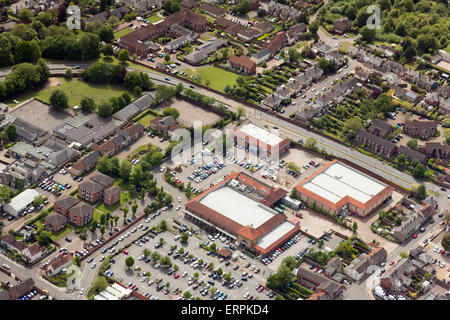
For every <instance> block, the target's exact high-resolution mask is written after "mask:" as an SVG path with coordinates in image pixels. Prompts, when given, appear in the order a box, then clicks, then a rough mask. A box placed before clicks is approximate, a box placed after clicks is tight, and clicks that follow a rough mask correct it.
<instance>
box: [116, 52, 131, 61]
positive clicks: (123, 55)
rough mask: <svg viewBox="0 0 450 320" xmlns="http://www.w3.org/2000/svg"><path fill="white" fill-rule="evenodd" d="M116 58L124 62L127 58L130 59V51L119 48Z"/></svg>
mask: <svg viewBox="0 0 450 320" xmlns="http://www.w3.org/2000/svg"><path fill="white" fill-rule="evenodd" d="M118 58H119V60H120V62H121V63H125V62H126V61H127V60H128V59H130V53H129V52H128V50H126V49H121V50H120V51H119V54H118Z"/></svg>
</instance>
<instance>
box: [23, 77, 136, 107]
mask: <svg viewBox="0 0 450 320" xmlns="http://www.w3.org/2000/svg"><path fill="white" fill-rule="evenodd" d="M59 81H60V82H61V85H60V86H58V87H50V88H46V89H43V90H40V91H37V92H35V94H34V95H35V96H36V97H40V98H41V99H43V100H45V101H49V100H50V95H51V94H52V92H53V91H54V90H55V89H56V88H58V89H60V90H62V91H64V92H65V93H66V94H67V96H68V97H69V106H70V107H73V106H76V105H80V102H81V99H82V98H83V97H92V98H93V99H95V100H96V102H99V101H101V100H107V99H109V98H111V97H118V96H120V95H121V94H122V93H123V92H125V91H127V90H126V89H125V88H124V87H123V86H120V85H113V84H98V85H97V84H90V83H87V82H84V81H82V80H78V79H76V78H73V79H72V80H67V79H64V78H59ZM128 93H130V95H132V96H133V94H132V92H130V91H129V92H128ZM17 100H19V99H17Z"/></svg>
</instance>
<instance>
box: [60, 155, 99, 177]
mask: <svg viewBox="0 0 450 320" xmlns="http://www.w3.org/2000/svg"><path fill="white" fill-rule="evenodd" d="M100 157H101V153H100V152H99V151H98V150H94V151H92V152H91V153H89V154H88V155H86V156H84V157H83V158H81V159H80V160H78V161H77V162H76V163H74V164H73V165H72V166H71V167H70V169H68V171H69V172H70V173H72V174H74V175H76V176H80V175H82V174H83V173H85V172H88V171H90V170H92V169H94V168H95V166H96V165H97V161H98V159H100Z"/></svg>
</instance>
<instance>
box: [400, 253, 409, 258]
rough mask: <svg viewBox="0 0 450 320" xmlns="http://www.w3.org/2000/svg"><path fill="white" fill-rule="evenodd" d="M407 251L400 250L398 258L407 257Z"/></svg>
mask: <svg viewBox="0 0 450 320" xmlns="http://www.w3.org/2000/svg"><path fill="white" fill-rule="evenodd" d="M408 256H409V255H408V253H407V252H400V258H402V259H408Z"/></svg>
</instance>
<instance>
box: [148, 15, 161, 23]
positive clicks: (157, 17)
mask: <svg viewBox="0 0 450 320" xmlns="http://www.w3.org/2000/svg"><path fill="white" fill-rule="evenodd" d="M147 20H148V21H150V22H151V23H155V22H158V21H161V20H164V19H163V18H161V17H160V16H158V15H156V14H154V15H152V16H150V17H148V18H147Z"/></svg>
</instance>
